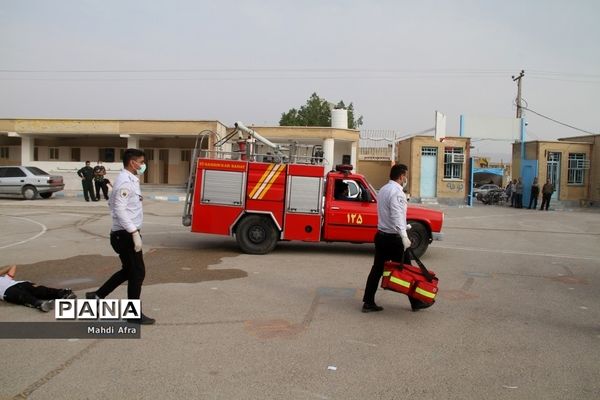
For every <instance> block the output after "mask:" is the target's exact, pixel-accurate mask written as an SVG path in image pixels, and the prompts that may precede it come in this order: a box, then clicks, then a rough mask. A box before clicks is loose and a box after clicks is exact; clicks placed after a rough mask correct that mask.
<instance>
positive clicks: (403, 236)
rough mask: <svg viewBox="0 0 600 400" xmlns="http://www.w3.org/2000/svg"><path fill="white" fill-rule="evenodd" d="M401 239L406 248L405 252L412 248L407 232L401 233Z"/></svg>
mask: <svg viewBox="0 0 600 400" xmlns="http://www.w3.org/2000/svg"><path fill="white" fill-rule="evenodd" d="M400 238H401V239H402V246H404V250H406V249H408V248H410V244H411V243H410V239H409V238H408V235H407V234H406V231H401V232H400Z"/></svg>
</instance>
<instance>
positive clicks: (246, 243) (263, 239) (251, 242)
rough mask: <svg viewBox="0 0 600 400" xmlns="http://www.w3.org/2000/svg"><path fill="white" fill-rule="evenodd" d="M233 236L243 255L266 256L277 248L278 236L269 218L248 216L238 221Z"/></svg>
mask: <svg viewBox="0 0 600 400" xmlns="http://www.w3.org/2000/svg"><path fill="white" fill-rule="evenodd" d="M235 236H236V239H237V242H238V245H239V246H240V249H242V251H243V252H244V253H248V254H267V253H269V252H271V251H272V250H273V249H274V248H275V246H277V237H278V236H279V235H278V233H277V229H276V228H275V226H274V225H273V222H272V221H271V220H270V219H269V218H267V217H264V216H262V215H248V216H246V217H244V218H243V219H242V220H241V221H240V223H239V225H238V227H237V230H236V235H235Z"/></svg>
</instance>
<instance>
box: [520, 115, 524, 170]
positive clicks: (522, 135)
mask: <svg viewBox="0 0 600 400" xmlns="http://www.w3.org/2000/svg"><path fill="white" fill-rule="evenodd" d="M523 161H525V118H521V168H520V169H521V171H520V172H521V173H520V176H523V164H524V163H523Z"/></svg>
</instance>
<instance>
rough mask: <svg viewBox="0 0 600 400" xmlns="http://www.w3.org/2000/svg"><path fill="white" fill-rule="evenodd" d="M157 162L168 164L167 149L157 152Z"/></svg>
mask: <svg viewBox="0 0 600 400" xmlns="http://www.w3.org/2000/svg"><path fill="white" fill-rule="evenodd" d="M158 161H166V162H169V150H167V149H160V150H158Z"/></svg>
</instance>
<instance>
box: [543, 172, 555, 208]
mask: <svg viewBox="0 0 600 400" xmlns="http://www.w3.org/2000/svg"><path fill="white" fill-rule="evenodd" d="M552 193H554V185H553V184H552V183H550V178H548V179H546V183H545V184H544V187H542V205H541V206H540V211H542V210H543V209H544V206H546V211H548V207H550V199H551V198H552Z"/></svg>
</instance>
